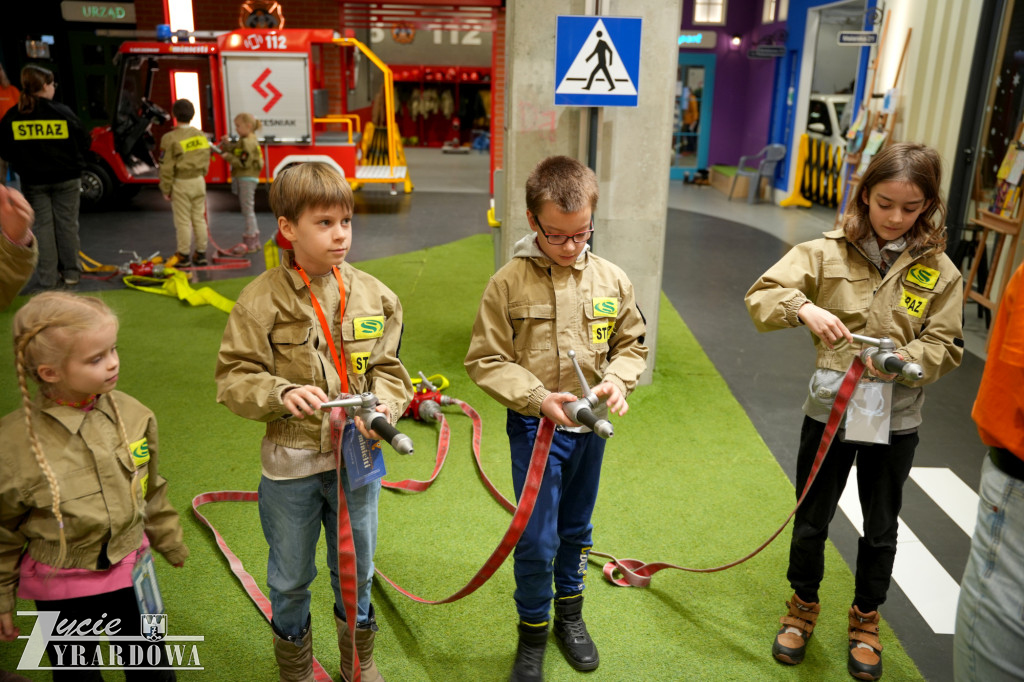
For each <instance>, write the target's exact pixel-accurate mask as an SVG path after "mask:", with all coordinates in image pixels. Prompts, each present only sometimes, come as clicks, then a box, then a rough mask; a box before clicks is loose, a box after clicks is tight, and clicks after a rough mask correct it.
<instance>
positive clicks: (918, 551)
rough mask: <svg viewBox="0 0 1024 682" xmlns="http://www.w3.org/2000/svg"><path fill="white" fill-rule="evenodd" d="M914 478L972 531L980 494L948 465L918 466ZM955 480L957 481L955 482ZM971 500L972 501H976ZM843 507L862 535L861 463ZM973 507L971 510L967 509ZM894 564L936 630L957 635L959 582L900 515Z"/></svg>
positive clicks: (899, 580) (900, 581)
mask: <svg viewBox="0 0 1024 682" xmlns="http://www.w3.org/2000/svg"><path fill="white" fill-rule="evenodd" d="M910 476H911V478H913V479H914V482H915V483H917V484H918V485H920V486H921V489H922V490H924V491H925V493H927V494H928V496H929V497H931V498H932V499H933V500H934V501H935V503H936V504H937V505H938V506H939V507H941V508H942V510H943V511H944V512H945V513H946V514H948V515H949V516H950V518H952V519H953V520H954V522H956V524H957V525H958V526H960V528H962V529H963V530H964V532H965V533H967V534H968V535H970V534H973V532H974V514H975V513H976V511H977V505H978V495H977V493H975V492H974V491H973V490H971V489H970V487H968V486H967V484H966V483H964V482H963V481H961V480H960V478H959V477H957V476H956V474H954V473H953V472H952V471H951V470H949V469H933V468H928V467H915V468H913V469H911V474H910ZM954 479H955V480H954ZM972 498H973V499H972ZM839 508H840V509H842V511H843V513H844V514H845V515H846V517H847V518H848V519H849V520H850V522H851V523H852V524H853V526H854V528H855V529H856V530H857V533H858V534H863V532H862V529H863V527H864V517H863V515H862V514H861V509H860V499H859V497H858V494H857V467H853V468H851V470H850V477H849V479H848V480H847V483H846V489H845V490H844V491H843V495H842V497H841V498H840V499H839ZM968 509H969V510H970V513H968V511H967V510H968ZM899 523H900V530H899V540H898V542H897V550H896V563H895V565H894V566H893V572H892V578H893V580H894V581H895V582H896V584H897V585H899V586H900V589H901V590H903V592H904V593H905V594H906V595H907V598H908V599H909V600H910V602H911V603H912V604H913V605H914V608H916V609H917V610H918V612H919V613H920V614H921V617H922V618H924V620H925V622H926V623H928V626H929V627H930V628H931V629H932V631H934V632H935V633H936V634H946V635H951V634H953V626H954V624H955V622H956V602H957V600H958V599H959V598H960V586H959V585H958V584H957V582H956V581H955V580H953V577H952V576H950V575H949V573H948V572H947V571H946V569H944V568H943V567H942V564H940V563H939V561H938V560H937V559H936V558H935V556H934V555H933V554H932V553H931V552H930V551H928V548H927V547H925V546H924V544H923V543H922V542H921V541H920V540H919V539H918V537H917V535H916V534H915V533H914V531H913V530H911V528H910V527H909V526H908V525H907V524H906V522H905V521H904V520H903V519H902V518H900V520H899Z"/></svg>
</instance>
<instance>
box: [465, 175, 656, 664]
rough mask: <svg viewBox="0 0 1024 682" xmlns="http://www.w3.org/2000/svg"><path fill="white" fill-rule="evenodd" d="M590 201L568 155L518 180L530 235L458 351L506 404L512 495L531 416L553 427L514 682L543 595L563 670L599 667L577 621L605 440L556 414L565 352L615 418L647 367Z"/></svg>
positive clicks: (530, 529) (536, 650) (528, 538)
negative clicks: (594, 244)
mask: <svg viewBox="0 0 1024 682" xmlns="http://www.w3.org/2000/svg"><path fill="white" fill-rule="evenodd" d="M597 198H598V186H597V177H596V176H595V175H594V172H593V171H591V170H590V169H589V168H587V167H586V166H584V165H583V164H581V163H580V162H578V161H577V160H575V159H571V158H569V157H566V156H553V157H549V158H547V159H545V160H544V161H541V162H540V163H539V164H538V165H537V167H536V168H534V170H533V172H532V173H531V174H530V177H529V178H528V179H527V181H526V209H527V210H526V217H527V219H528V220H529V222H530V228H531V229H532V230H533V233H531V234H529V235H527V236H526V237H523V238H522V239H520V240H519V241H518V242H516V244H515V247H514V248H513V252H512V260H511V261H510V262H508V263H507V264H506V265H505V266H504V267H502V268H501V269H500V270H498V272H497V273H495V274H494V276H493V277H491V280H490V282H488V283H487V288H486V289H485V290H484V294H483V299H482V300H481V302H480V310H479V312H478V313H477V318H476V323H475V324H474V325H473V337H472V339H471V341H470V346H469V352H468V353H467V355H466V363H465V364H466V370H467V372H468V373H469V377H470V378H471V379H472V380H473V381H474V382H476V384H477V385H478V386H480V388H482V389H483V390H484V391H486V392H487V393H488V394H489V395H490V396H491V397H493V398H494V399H495V400H497V401H498V402H500V403H501V404H502V405H504V406H505V407H507V408H508V423H507V427H506V430H507V431H508V437H509V446H510V448H511V451H512V453H511V454H512V482H513V486H514V488H515V493H516V499H517V500H518V499H519V498H520V496H521V494H522V491H523V486H524V484H525V481H526V472H527V470H528V468H529V463H530V458H531V453H532V450H533V442H534V440H535V438H536V434H537V429H538V426H539V424H540V417H542V416H544V417H547V418H548V419H550V420H552V421H553V422H555V424H557V425H558V426H557V429H558V430H557V431H556V432H555V434H554V437H553V439H552V443H551V451H550V454H549V455H548V462H547V468H546V469H545V471H544V479H543V481H542V482H541V488H540V495H539V496H538V498H537V505H536V507H535V508H534V511H533V515H532V516H531V517H530V521H529V523H528V524H527V526H526V530H525V532H524V533H523V536H522V538H521V539H520V540H519V543H518V544H517V545H516V549H515V554H514V555H513V559H514V562H515V566H514V572H515V579H516V591H515V602H516V609H517V611H518V614H519V626H518V631H519V645H518V648H517V651H516V660H515V663H514V665H513V670H512V676H511V678H510V679H511V680H512V682H540V680H542V679H543V664H544V651H545V648H546V647H547V639H548V621H549V616H550V612H551V601H552V597H554V604H555V622H554V632H555V637H556V639H557V640H558V643H559V645H560V646H561V648H562V650H563V653H564V654H565V657H566V660H567V661H568V662H569V665H571V666H572V667H574V668H576V669H577V670H594V669H595V668H597V666H598V653H597V647H596V646H595V644H594V641H593V640H592V639H591V637H590V634H589V632H588V631H587V626H586V624H585V623H584V622H583V588H584V582H583V581H584V578H585V577H586V570H587V556H588V554H589V552H590V547H591V534H592V531H593V524H592V523H591V514H592V513H593V510H594V503H595V502H596V500H597V488H598V481H599V479H600V475H601V460H602V458H603V456H604V446H605V442H604V439H602V438H601V437H599V436H598V435H597V434H595V433H593V432H592V431H591V430H590V429H588V428H586V427H581V426H579V425H577V424H575V423H573V422H572V421H570V420H569V418H568V417H567V416H566V415H565V412H564V411H563V409H562V405H563V404H564V403H566V402H570V401H573V400H576V395H575V394H576V393H577V392H579V391H580V390H581V388H580V386H579V380H578V379H577V377H576V373H575V372H574V371H573V367H572V364H571V361H570V360H569V358H568V356H567V355H566V352H567V351H569V350H575V351H576V357H577V359H578V360H579V362H580V367H581V369H582V370H583V372H584V374H585V376H586V377H587V380H588V382H590V383H597V385H596V386H594V389H593V391H594V394H595V395H597V396H601V397H604V398H606V399H607V408H608V409H610V410H611V411H612V412H614V413H616V414H620V415H621V414H625V413H626V410H627V409H629V406H628V405H627V404H626V396H627V395H628V394H629V392H630V391H632V390H633V388H634V387H635V386H636V384H637V380H638V379H639V378H640V375H641V374H642V373H643V371H644V369H645V367H646V366H647V362H646V360H647V347H646V346H644V333H645V330H646V325H645V323H644V318H643V315H642V314H641V313H640V308H639V307H638V306H637V304H636V299H635V296H634V294H633V285H632V284H630V282H629V279H628V278H627V277H626V274H625V273H624V272H623V271H622V270H621V269H619V268H618V267H616V266H615V265H613V264H612V263H610V262H609V261H607V260H604V259H603V258H599V257H597V256H595V255H594V254H593V253H590V252H589V249H590V247H589V246H588V245H587V240H588V239H589V237H590V235H591V234H592V233H593V231H594V221H593V212H594V209H595V208H597ZM599 408H600V409H598V410H596V411H597V412H598V416H601V414H600V413H601V412H603V411H604V405H601V406H599ZM552 585H554V589H552Z"/></svg>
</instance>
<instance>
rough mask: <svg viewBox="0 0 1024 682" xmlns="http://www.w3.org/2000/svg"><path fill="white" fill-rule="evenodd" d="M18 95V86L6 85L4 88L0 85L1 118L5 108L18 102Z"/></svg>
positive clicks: (5, 110) (5, 111) (19, 94)
mask: <svg viewBox="0 0 1024 682" xmlns="http://www.w3.org/2000/svg"><path fill="white" fill-rule="evenodd" d="M20 96H21V93H20V92H19V91H18V88H16V87H14V86H13V85H8V86H7V87H6V88H3V87H0V118H3V117H4V114H6V113H7V110H8V109H10V108H11V107H13V106H14V105H15V104H17V103H18V97H20Z"/></svg>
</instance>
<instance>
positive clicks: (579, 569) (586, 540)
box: [506, 410, 604, 623]
mask: <svg viewBox="0 0 1024 682" xmlns="http://www.w3.org/2000/svg"><path fill="white" fill-rule="evenodd" d="M539 424H540V420H539V419H538V418H536V417H524V416H523V415H521V414H519V413H517V412H513V411H511V410H509V412H508V420H507V423H506V431H507V432H508V441H509V447H510V449H511V451H512V485H513V487H514V488H515V492H516V500H518V499H519V498H520V496H521V495H522V493H523V486H524V485H525V484H526V472H527V470H528V469H529V466H530V455H531V454H532V452H533V441H534V438H536V436H537V427H538V425H539ZM603 459H604V439H602V438H601V437H600V436H598V435H597V434H594V433H567V432H564V431H555V435H554V438H553V439H552V441H551V453H550V454H549V455H548V464H547V468H546V469H545V470H544V479H543V481H542V482H541V486H540V492H539V493H538V495H537V504H536V506H535V507H534V509H533V514H532V515H531V516H530V522H529V523H527V524H526V530H525V531H524V532H523V537H522V538H520V540H519V543H518V544H517V545H516V549H515V552H514V553H513V555H512V556H513V560H514V562H515V565H514V569H513V570H514V574H515V578H516V591H515V600H516V610H517V611H518V612H519V617H520V618H521V619H522V620H523V621H526V622H527V623H541V622H544V621H546V620H547V619H548V616H549V614H550V611H551V598H552V597H553V596H554V595H555V594H557V595H558V596H559V597H565V596H570V595H573V594H579V593H580V592H582V591H583V581H584V578H585V577H586V574H587V556H588V555H589V554H590V547H591V532H592V531H593V529H594V526H593V524H591V523H590V517H591V514H592V513H593V511H594V503H595V502H596V501H597V488H598V483H599V482H600V479H601V462H602V460H603ZM552 583H553V584H554V588H555V589H554V591H553V590H552Z"/></svg>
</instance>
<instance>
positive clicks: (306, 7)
mask: <svg viewBox="0 0 1024 682" xmlns="http://www.w3.org/2000/svg"><path fill="white" fill-rule="evenodd" d="M164 1H165V0H135V17H136V25H137V26H138V27H139V29H140V30H153V29H155V28H156V25H157V24H162V23H164ZM241 6H242V3H241V2H240V1H239V0H235V1H234V2H232V1H230V0H228V1H227V2H225V1H223V0H221V1H218V2H199V1H198V0H193V2H192V17H193V20H194V22H195V26H196V30H200V31H227V30H231V29H235V28H238V12H239V9H240V8H241ZM281 6H282V7H283V8H284V18H285V28H338V23H339V21H340V13H339V11H338V2H337V0H283V1H282V3H281Z"/></svg>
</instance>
